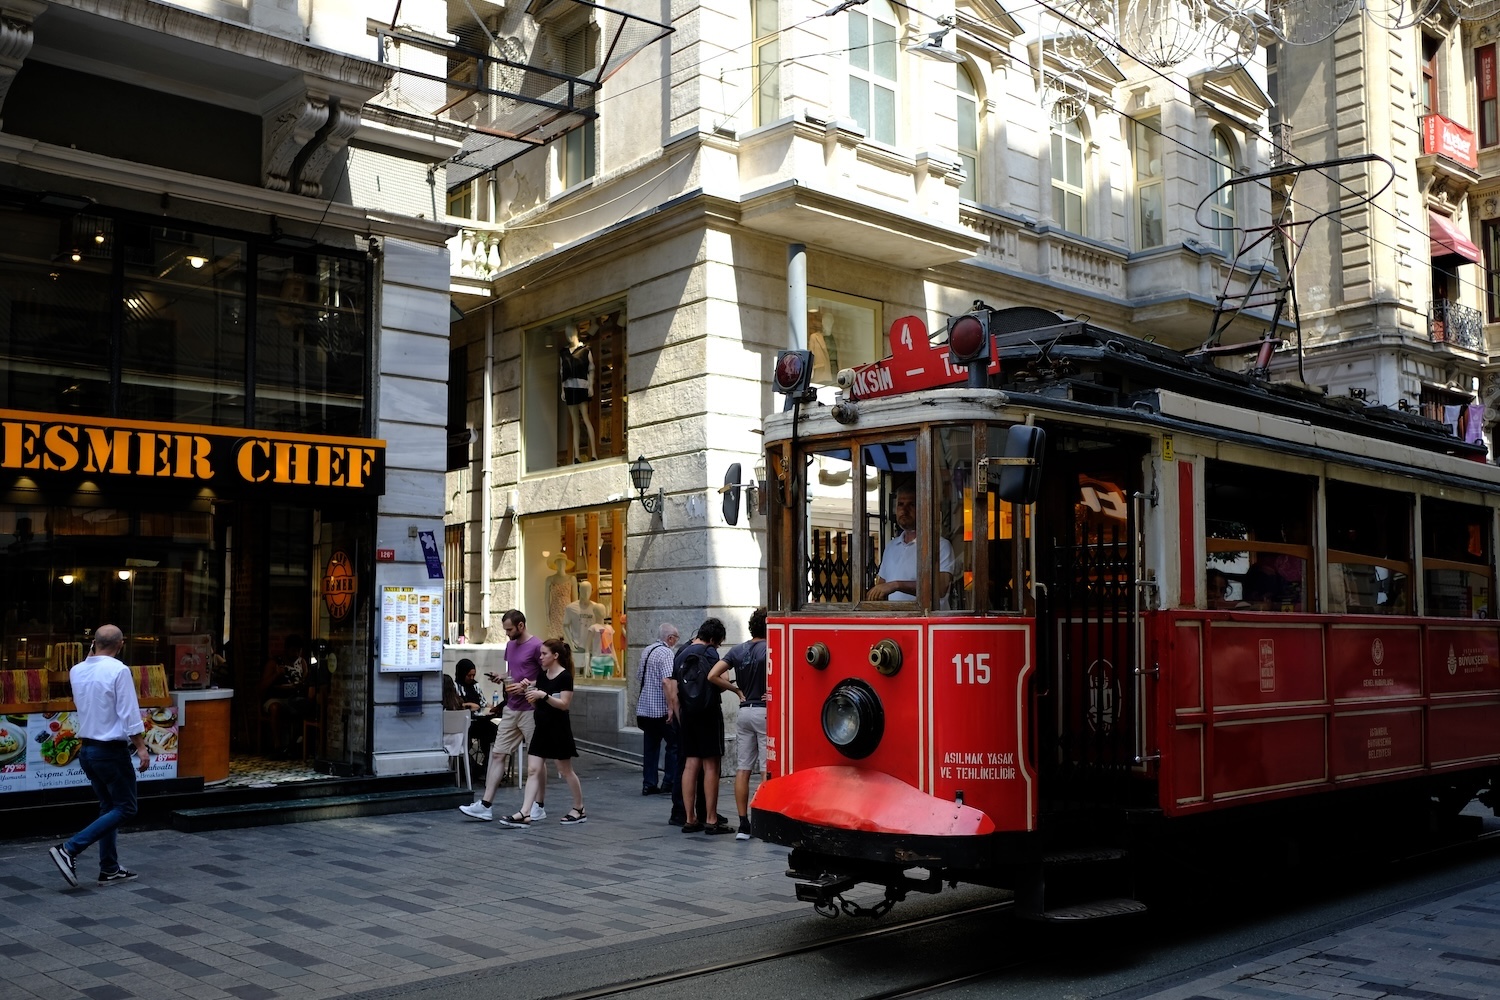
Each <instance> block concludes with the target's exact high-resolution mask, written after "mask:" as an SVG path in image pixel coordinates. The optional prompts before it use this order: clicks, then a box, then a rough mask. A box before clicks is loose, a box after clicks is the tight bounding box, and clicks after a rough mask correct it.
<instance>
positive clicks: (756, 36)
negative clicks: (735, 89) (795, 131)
mask: <svg viewBox="0 0 1500 1000" xmlns="http://www.w3.org/2000/svg"><path fill="white" fill-rule="evenodd" d="M780 61H781V10H780V0H750V63H751V66H752V68H751V70H750V78H751V80H753V81H754V84H753V85H754V87H755V100H754V102H753V103H754V106H755V124H756V125H765V124H768V123H770V122H773V121H775V120H776V119H777V118H779V117H781V76H780V75H779V73H778V70H780V68H781V62H780Z"/></svg>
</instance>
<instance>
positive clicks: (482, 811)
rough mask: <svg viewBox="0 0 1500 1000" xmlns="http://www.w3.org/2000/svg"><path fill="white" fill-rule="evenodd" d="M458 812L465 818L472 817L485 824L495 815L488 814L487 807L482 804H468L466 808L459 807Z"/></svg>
mask: <svg viewBox="0 0 1500 1000" xmlns="http://www.w3.org/2000/svg"><path fill="white" fill-rule="evenodd" d="M458 811H459V812H461V813H463V814H464V815H465V816H472V817H474V818H475V819H482V820H484V821H485V822H486V823H488V822H489V821H490V820H492V819H494V818H495V814H494V813H492V812H490V810H489V807H488V806H486V805H485V804H484V803H483V802H470V803H469V804H468V805H466V806H459V807H458Z"/></svg>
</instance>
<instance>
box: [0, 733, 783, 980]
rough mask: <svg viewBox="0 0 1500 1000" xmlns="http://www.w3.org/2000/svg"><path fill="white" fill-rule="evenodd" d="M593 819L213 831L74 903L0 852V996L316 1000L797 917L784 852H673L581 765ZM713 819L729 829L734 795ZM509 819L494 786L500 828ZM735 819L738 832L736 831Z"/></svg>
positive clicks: (564, 794) (601, 771)
mask: <svg viewBox="0 0 1500 1000" xmlns="http://www.w3.org/2000/svg"><path fill="white" fill-rule="evenodd" d="M578 772H579V776H580V778H581V779H582V780H583V784H584V800H585V802H586V803H587V805H588V814H589V821H588V822H587V823H583V824H580V825H577V826H561V825H559V823H558V820H559V819H561V818H562V815H563V814H564V813H565V812H566V811H567V808H568V805H569V804H570V803H569V797H568V791H567V787H566V786H565V785H564V784H563V783H562V782H561V781H558V780H557V778H556V773H555V772H554V773H553V775H552V781H551V782H550V783H549V788H548V793H549V794H548V799H549V801H548V802H547V812H548V818H547V819H546V820H544V821H542V822H539V823H536V824H533V825H532V826H531V827H530V828H528V829H523V830H510V829H506V828H505V827H502V826H501V825H500V824H499V823H484V822H479V821H477V820H472V819H468V818H467V817H465V816H462V815H461V814H460V813H459V812H458V811H457V810H456V809H453V810H445V811H443V812H426V813H407V814H402V815H394V816H380V817H371V818H364V819H340V820H328V821H325V822H320V823H302V824H295V825H289V826H271V827H254V828H250V829H244V830H229V831H214V832H207V833H179V832H177V831H174V830H142V831H131V830H130V829H129V828H128V827H126V828H124V829H123V830H122V832H121V834H120V860H121V863H122V864H123V865H124V866H125V867H127V868H129V869H131V870H133V871H136V872H139V873H140V876H141V877H140V879H139V880H138V881H135V882H131V883H128V884H124V885H112V886H95V885H94V876H95V874H96V872H97V870H98V869H97V865H98V853H97V848H90V849H89V850H88V852H87V853H85V854H84V855H83V856H82V857H81V858H80V859H79V866H78V870H79V876H80V882H81V886H80V888H77V889H72V888H70V887H69V886H68V885H67V884H66V883H65V882H64V881H63V880H62V877H61V875H60V874H59V873H58V871H57V869H56V868H55V867H54V866H53V864H52V861H51V859H50V858H49V857H48V856H47V848H48V847H49V846H51V843H52V842H51V841H39V840H29V841H28V840H16V841H7V842H0V998H4V1000H31V998H33V997H35V998H38V1000H77V998H87V1000H123V998H127V997H143V998H145V997H149V998H152V1000H165V998H177V997H183V998H192V1000H219V998H238V1000H266V998H270V997H299V998H319V997H332V996H342V995H345V994H353V993H361V992H365V991H368V990H372V989H376V988H381V987H392V986H400V985H402V984H408V983H416V982H422V981H426V980H430V979H431V978H432V977H434V976H446V975H451V974H456V973H464V972H473V971H478V970H482V969H487V968H494V967H495V966H497V965H503V964H504V963H505V962H507V961H509V960H514V956H519V955H520V954H521V953H523V952H524V954H525V957H526V958H527V959H528V960H530V959H535V958H537V957H539V956H550V955H556V954H559V953H562V952H567V951H576V950H581V949H589V948H595V947H599V946H605V945H612V944H618V943H627V942H632V941H639V940H644V939H650V938H656V937H658V936H661V935H664V934H669V933H672V932H673V931H675V930H680V929H684V928H699V927H705V926H708V925H711V924H715V923H722V922H725V921H727V920H742V919H745V918H754V917H766V916H774V915H777V914H785V913H790V912H806V911H807V905H806V904H804V903H798V902H796V901H795V900H794V899H792V896H791V884H790V882H789V881H788V880H787V879H786V877H785V875H784V872H785V871H786V851H785V850H784V849H782V848H778V847H773V846H771V845H768V844H764V843H762V842H760V841H758V840H750V841H737V840H736V839H735V838H734V837H733V836H727V837H726V836H715V837H710V836H705V835H703V834H684V833H682V832H681V831H679V830H678V829H677V828H676V827H673V826H668V825H667V823H666V819H667V814H668V812H669V811H670V809H671V803H670V802H669V800H668V797H667V796H665V795H653V796H642V795H641V794H640V769H639V767H634V766H630V765H627V764H622V763H617V762H615V761H611V760H605V759H601V758H594V757H584V758H583V759H582V760H580V761H579V764H578ZM720 802H721V803H727V808H726V810H725V812H726V815H732V814H733V805H734V799H733V794H732V791H731V788H730V785H729V783H728V782H726V783H725V785H724V788H723V794H722V795H721V798H720ZM519 805H520V792H519V790H518V789H516V788H513V787H512V788H502V789H501V796H500V798H499V799H498V800H497V802H496V803H495V814H496V815H497V816H499V815H503V814H504V813H505V812H506V811H514V810H515V809H516V808H517V807H518V806H519ZM732 822H733V821H732V820H731V823H732Z"/></svg>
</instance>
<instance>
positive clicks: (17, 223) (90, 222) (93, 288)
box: [0, 213, 113, 416]
mask: <svg viewBox="0 0 1500 1000" xmlns="http://www.w3.org/2000/svg"><path fill="white" fill-rule="evenodd" d="M6 225H7V230H6V239H5V241H4V245H3V246H0V357H3V358H4V361H5V364H4V366H3V368H4V375H3V376H0V407H3V408H5V409H12V410H42V411H49V412H55V413H73V414H80V415H90V416H103V415H106V414H108V413H109V410H110V399H109V373H110V364H109V301H110V296H109V287H110V269H111V263H110V258H111V256H112V255H113V247H112V242H111V240H112V232H113V229H112V225H111V223H110V220H108V219H97V218H94V217H92V216H77V217H75V218H72V219H59V218H54V217H51V216H42V215H25V214H21V213H16V214H13V215H11V216H9V217H8V218H7V220H6Z"/></svg>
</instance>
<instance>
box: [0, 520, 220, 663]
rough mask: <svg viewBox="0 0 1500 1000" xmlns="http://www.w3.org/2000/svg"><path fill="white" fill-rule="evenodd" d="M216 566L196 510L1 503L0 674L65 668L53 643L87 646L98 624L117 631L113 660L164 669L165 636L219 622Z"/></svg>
mask: <svg viewBox="0 0 1500 1000" xmlns="http://www.w3.org/2000/svg"><path fill="white" fill-rule="evenodd" d="M206 506H207V505H206V504H205V505H203V508H206ZM221 569H222V565H221V562H220V560H219V558H218V557H217V556H216V555H215V544H214V534H213V516H212V515H211V514H210V513H209V511H208V510H207V509H199V508H198V507H197V506H196V505H194V506H189V507H187V508H185V509H180V510H173V511H161V512H144V511H136V510H126V509H120V508H114V507H43V506H30V505H5V506H0V579H4V580H5V581H6V587H5V589H4V593H5V596H4V598H3V599H0V616H3V619H0V645H3V660H4V666H3V668H0V669H6V670H29V669H37V668H41V667H43V666H46V667H47V668H48V669H52V670H67V669H68V668H69V667H71V666H72V665H73V663H74V662H76V660H71V659H70V657H69V656H68V655H63V656H61V657H59V656H58V655H56V652H55V649H56V647H57V645H58V644H59V643H64V644H66V643H81V644H82V647H83V648H85V649H86V648H87V645H88V639H87V633H88V632H91V631H92V630H93V629H94V628H96V627H98V626H99V625H100V624H102V623H104V622H111V623H113V624H116V625H118V626H120V629H121V630H122V631H123V632H124V633H125V649H124V651H123V652H122V653H121V659H123V660H125V661H126V662H127V663H130V664H132V665H136V666H140V665H144V664H153V663H159V664H167V663H169V662H170V660H171V653H172V650H171V646H172V645H173V643H172V641H171V640H172V637H174V636H177V635H190V634H200V633H202V632H207V631H209V630H210V628H211V626H212V625H213V624H215V623H217V621H218V617H219V613H220V608H221V603H222V597H223V590H222V583H221V580H220V570H221ZM168 676H169V679H170V674H169V675H168Z"/></svg>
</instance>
